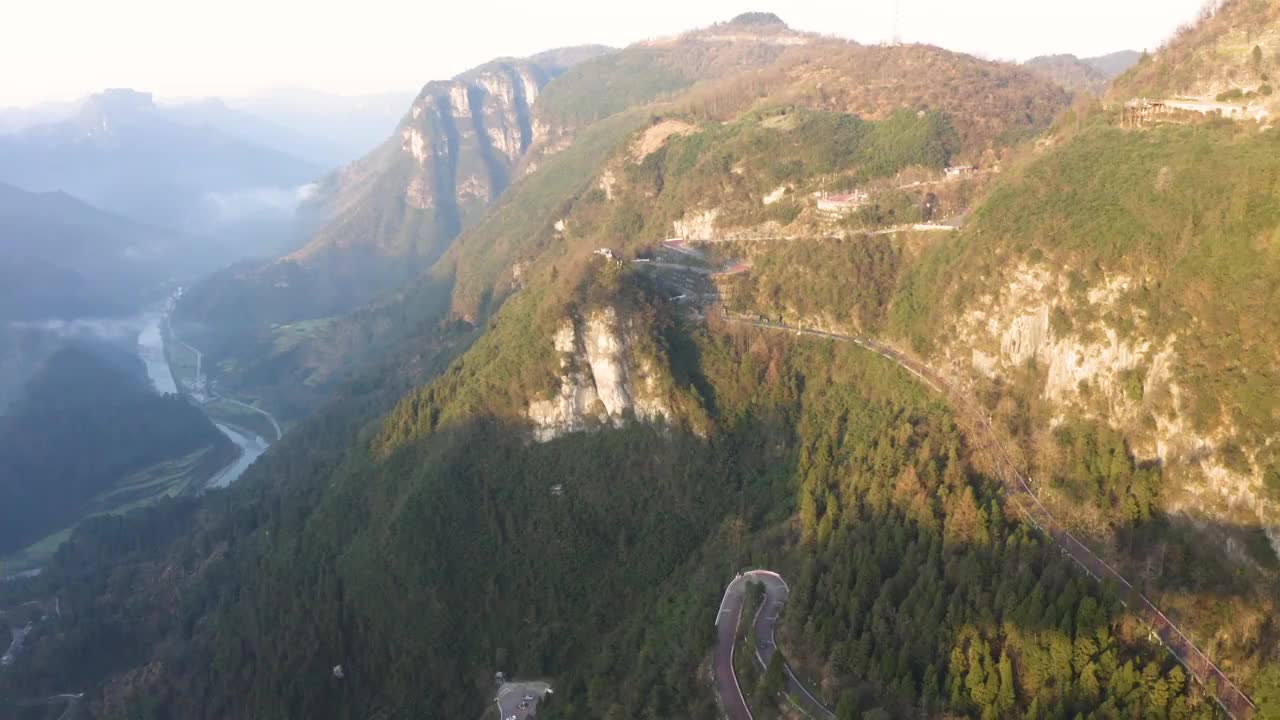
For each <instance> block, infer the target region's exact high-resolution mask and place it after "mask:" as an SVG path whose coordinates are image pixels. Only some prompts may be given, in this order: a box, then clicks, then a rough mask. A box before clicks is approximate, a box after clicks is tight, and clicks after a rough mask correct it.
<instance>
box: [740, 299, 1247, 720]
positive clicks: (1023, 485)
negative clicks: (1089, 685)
mask: <svg viewBox="0 0 1280 720" xmlns="http://www.w3.org/2000/svg"><path fill="white" fill-rule="evenodd" d="M724 320H725V321H727V322H732V323H738V324H746V325H751V326H752V327H757V328H762V329H766V330H782V331H786V332H793V333H795V334H796V335H808V336H811V337H820V338H826V339H828V340H835V341H837V342H851V343H853V344H855V345H858V346H859V347H862V348H865V349H867V350H870V351H871V352H874V353H876V354H878V355H880V356H882V357H884V358H887V359H888V360H891V361H893V362H894V363H897V364H898V365H899V366H901V367H902V368H903V369H904V370H906V371H907V372H909V373H911V374H912V375H915V376H916V377H917V378H919V379H920V381H921V382H923V383H924V384H925V385H928V386H929V388H930V389H932V390H933V391H934V392H936V393H938V394H940V395H942V396H944V397H945V398H947V399H948V400H949V401H950V402H951V404H952V407H953V409H955V410H957V411H958V412H959V414H960V415H962V416H964V417H967V418H968V419H969V420H970V422H972V423H973V425H974V427H975V428H976V429H979V430H981V432H978V433H975V435H977V436H978V437H975V438H974V440H975V441H976V442H977V444H978V447H981V448H983V449H985V450H986V451H988V453H989V454H990V456H991V458H992V459H993V460H994V461H995V465H996V472H997V474H998V475H1000V480H1001V482H1002V483H1003V484H1004V486H1005V489H1006V491H1007V492H1008V497H1010V498H1011V499H1012V500H1013V502H1014V504H1015V505H1016V506H1017V507H1018V509H1019V510H1020V511H1021V512H1022V515H1023V517H1025V518H1026V519H1027V521H1028V522H1030V523H1031V524H1032V525H1033V526H1035V527H1036V528H1037V529H1039V530H1041V531H1043V532H1044V533H1045V534H1046V535H1048V536H1049V538H1050V539H1052V540H1053V541H1054V542H1055V543H1056V544H1057V545H1058V547H1060V548H1061V549H1062V551H1063V552H1064V553H1066V554H1067V555H1069V556H1070V557H1071V559H1072V560H1074V561H1075V562H1076V564H1077V565H1079V566H1080V567H1081V568H1082V569H1083V570H1084V571H1085V572H1086V573H1088V574H1089V575H1090V576H1091V577H1093V578H1094V579H1095V580H1098V581H1100V582H1101V581H1104V580H1105V581H1107V582H1110V583H1112V584H1113V585H1114V586H1115V587H1116V588H1117V589H1118V590H1119V594H1120V601H1121V602H1123V603H1124V604H1125V606H1126V607H1128V608H1129V609H1131V610H1133V611H1134V613H1135V614H1137V615H1138V617H1139V619H1141V620H1142V621H1143V622H1144V623H1145V624H1146V625H1147V627H1149V628H1150V629H1151V632H1152V633H1154V634H1155V636H1156V637H1158V638H1159V639H1160V642H1161V643H1162V644H1163V645H1164V646H1165V647H1166V648H1167V649H1168V650H1169V652H1170V653H1172V654H1173V656H1174V657H1175V658H1177V660H1178V662H1180V663H1182V665H1183V667H1185V668H1186V669H1187V671H1188V672H1190V673H1191V675H1192V676H1193V677H1195V679H1196V680H1197V681H1199V682H1200V684H1201V685H1204V686H1205V687H1210V686H1211V685H1212V686H1216V687H1217V692H1216V694H1215V695H1214V700H1216V701H1217V703H1218V704H1219V705H1220V706H1222V709H1223V710H1225V711H1226V713H1227V714H1228V715H1230V716H1231V717H1232V718H1234V719H1235V720H1249V718H1252V717H1253V713H1254V710H1255V709H1256V708H1255V707H1254V704H1253V701H1252V700H1250V699H1249V696H1248V695H1245V694H1244V692H1243V691H1241V690H1240V688H1238V687H1236V685H1235V683H1233V682H1231V679H1230V678H1228V677H1227V675H1226V673H1224V672H1222V670H1221V669H1220V668H1219V667H1218V666H1217V665H1216V664H1214V662H1213V661H1212V660H1210V659H1209V657H1208V656H1207V655H1205V654H1204V653H1203V652H1202V651H1201V650H1200V648H1198V647H1196V645H1195V643H1193V642H1191V639H1190V638H1188V637H1187V636H1186V635H1185V634H1184V633H1183V632H1182V631H1181V630H1179V629H1178V627H1177V626H1176V625H1174V624H1173V622H1172V621H1171V620H1169V618H1168V617H1167V616H1166V615H1165V614H1164V613H1163V612H1161V611H1160V609H1159V608H1157V607H1156V606H1155V605H1154V604H1153V603H1152V602H1151V601H1150V600H1149V599H1147V597H1146V596H1145V595H1143V594H1142V593H1141V592H1139V591H1138V590H1136V589H1135V588H1134V587H1133V585H1132V584H1131V583H1130V582H1129V581H1128V580H1126V579H1125V578H1124V576H1122V575H1121V574H1120V573H1119V572H1117V571H1116V570H1115V568H1113V567H1111V566H1110V565H1108V564H1107V563H1106V561H1104V560H1103V559H1102V558H1100V557H1098V555H1097V554H1095V553H1094V552H1093V551H1092V550H1090V549H1089V548H1088V547H1087V546H1085V544H1084V543H1082V542H1080V541H1079V540H1077V539H1076V537H1075V536H1074V535H1072V534H1071V533H1070V532H1069V531H1067V530H1066V529H1065V528H1064V527H1063V526H1062V524H1061V523H1059V522H1058V521H1057V520H1056V519H1055V518H1054V516H1053V514H1052V513H1050V512H1049V510H1048V509H1047V508H1045V506H1044V504H1043V503H1041V502H1040V498H1039V496H1037V495H1036V493H1035V492H1034V491H1033V490H1032V489H1031V484H1030V482H1029V481H1028V480H1027V478H1026V476H1025V475H1023V473H1022V472H1021V471H1020V470H1019V469H1018V467H1017V465H1015V464H1014V463H1013V461H1012V460H1011V459H1010V457H1009V453H1008V452H1007V451H1006V450H1005V448H1004V445H1003V444H1001V442H1000V440H999V438H998V437H996V434H995V432H994V430H992V428H991V422H990V420H989V419H988V416H987V414H986V413H985V412H982V411H980V410H979V409H977V408H976V406H974V405H973V404H972V403H971V402H970V401H969V399H968V398H967V397H966V396H965V395H963V394H962V393H960V392H959V391H957V390H956V389H955V388H953V387H951V385H949V384H948V383H947V382H946V381H945V380H943V379H942V377H941V376H939V375H938V374H937V373H935V372H934V371H933V370H932V369H930V368H929V367H928V366H926V365H924V364H922V363H919V362H916V361H915V360H912V359H911V358H908V357H906V356H905V355H903V354H902V353H900V352H898V351H897V350H894V349H893V348H891V347H889V346H887V345H884V344H883V343H880V342H877V341H875V340H872V339H870V338H863V337H855V336H852V335H841V334H839V333H830V332H823V331H821V330H806V329H805V328H803V327H792V326H789V325H784V324H782V323H775V322H769V321H766V320H760V319H755V318H750V317H735V316H733V315H726V316H725V317H724Z"/></svg>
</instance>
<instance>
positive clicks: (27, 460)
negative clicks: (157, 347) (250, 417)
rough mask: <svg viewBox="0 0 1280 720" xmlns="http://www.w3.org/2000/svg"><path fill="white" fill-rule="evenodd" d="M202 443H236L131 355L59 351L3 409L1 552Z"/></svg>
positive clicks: (227, 446) (226, 446)
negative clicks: (160, 390)
mask: <svg viewBox="0 0 1280 720" xmlns="http://www.w3.org/2000/svg"><path fill="white" fill-rule="evenodd" d="M123 418H127V419H128V421H127V422H124V421H122V419H123ZM205 447H212V448H214V449H216V450H218V451H219V452H220V454H221V455H222V456H224V457H225V456H226V455H227V454H228V453H230V452H233V451H234V449H233V448H232V447H231V443H230V441H229V440H227V439H226V437H225V436H223V435H222V434H221V433H219V432H218V430H217V429H216V428H215V427H214V426H213V424H212V423H210V422H209V420H208V419H207V418H206V417H205V416H204V414H203V413H201V412H200V410H199V409H197V408H195V407H193V406H192V405H191V404H190V403H188V402H187V401H186V400H185V399H184V398H182V397H180V396H177V395H166V396H160V395H157V394H156V393H155V392H154V391H152V389H151V388H150V387H149V386H148V385H147V379H146V375H145V374H144V373H143V371H142V367H141V364H140V363H139V362H138V361H137V359H136V358H133V357H131V356H128V355H124V354H123V353H116V352H114V351H111V350H107V349H103V348H97V347H95V348H92V349H90V348H88V347H80V346H68V347H66V348H64V349H62V350H60V351H58V352H56V353H55V354H53V355H52V356H51V357H50V358H49V359H48V360H47V362H46V365H45V366H44V368H43V369H42V370H41V371H40V372H39V373H37V374H36V376H35V377H33V378H32V379H31V380H30V381H29V383H28V385H27V387H26V389H25V392H24V394H23V395H22V396H21V397H20V398H19V399H18V400H17V401H15V402H14V404H13V406H12V407H10V408H9V409H8V412H7V414H6V415H4V416H3V417H0V552H5V551H11V550H14V549H17V548H20V547H22V546H24V545H25V544H28V543H30V542H32V541H35V540H38V539H40V538H41V537H43V536H45V535H47V534H49V533H50V532H53V531H56V530H60V529H62V528H64V527H66V526H67V525H70V524H71V523H73V522H75V521H76V520H78V519H79V518H80V517H81V516H82V515H83V513H84V512H85V509H86V506H87V504H88V503H89V501H90V500H91V499H93V497H94V496H95V495H97V494H98V493H101V492H103V491H105V490H108V489H110V488H111V487H112V486H113V485H115V484H116V483H118V482H120V481H121V480H122V479H123V478H124V477H125V476H127V475H129V474H130V473H133V472H136V471H139V470H142V469H144V468H146V467H147V466H149V465H153V464H155V463H158V462H161V461H164V460H170V459H175V458H181V457H183V456H185V455H188V454H190V453H192V452H193V451H196V450H199V449H201V448H205Z"/></svg>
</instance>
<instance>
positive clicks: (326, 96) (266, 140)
mask: <svg viewBox="0 0 1280 720" xmlns="http://www.w3.org/2000/svg"><path fill="white" fill-rule="evenodd" d="M92 99H93V98H92V97H87V98H81V99H78V100H71V101H60V102H46V103H40V104H38V105H32V106H28V107H11V108H0V135H5V134H15V133H19V132H22V131H24V130H27V129H29V128H32V127H35V126H38V125H47V124H50V123H59V122H62V121H65V120H69V119H71V118H73V117H74V116H75V115H76V114H77V113H78V112H79V111H80V110H81V108H82V107H83V106H84V105H85V104H86V103H89V102H91V101H92ZM412 100H413V92H412V91H405V92H387V93H377V94H370V95H336V94H333V93H326V92H321V91H318V90H310V89H306V88H280V89H275V90H267V91H263V92H259V93H254V94H251V95H243V96H239V95H237V96H226V97H205V98H194V99H193V98H163V97H162V98H158V99H157V100H156V104H157V105H158V106H159V107H160V108H162V109H164V110H165V111H166V112H167V113H168V114H169V115H170V117H171V118H172V119H175V120H178V121H180V122H183V123H185V124H188V125H190V126H192V127H195V128H209V129H214V130H217V131H219V132H223V133H226V134H228V135H233V136H236V137H239V138H241V139H243V140H247V141H249V142H252V143H254V144H257V145H261V146H263V147H268V148H272V149H275V150H279V151H283V152H285V153H288V154H290V155H293V156H295V157H297V158H300V159H302V160H305V161H307V162H309V163H312V164H314V165H316V166H318V167H321V168H336V167H338V166H340V165H343V164H345V163H348V162H351V161H352V160H355V159H356V158H358V157H360V156H361V155H364V154H365V153H367V152H368V151H369V150H370V149H371V148H373V147H375V146H377V145H378V143H380V142H382V140H384V139H385V138H386V136H387V133H389V132H390V131H391V130H392V128H394V127H395V125H396V122H398V121H399V120H400V116H401V115H403V114H404V108H405V106H406V105H408V104H409V103H410V102H411V101H412Z"/></svg>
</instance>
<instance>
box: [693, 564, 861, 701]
mask: <svg viewBox="0 0 1280 720" xmlns="http://www.w3.org/2000/svg"><path fill="white" fill-rule="evenodd" d="M751 583H760V584H762V585H764V591H765V595H764V602H762V603H760V609H758V610H757V611H756V616H755V619H754V620H753V621H752V624H753V626H754V628H755V636H756V646H755V648H753V650H754V651H755V656H756V664H757V665H759V666H760V669H761V671H764V670H765V669H766V668H768V667H769V660H770V659H771V658H773V653H774V652H775V651H776V650H777V645H775V644H774V626H775V625H777V622H778V616H779V615H781V614H782V606H783V605H785V604H786V602H787V597H788V595H790V593H791V589H790V588H789V587H787V583H786V581H785V580H783V579H782V576H781V575H779V574H778V573H776V572H772V571H770V570H751V571H748V572H745V573H739V574H738V576H737V577H735V578H734V579H733V580H732V581H731V582H730V583H729V585H728V587H726V588H725V590H724V597H723V598H722V599H721V600H720V612H718V613H716V652H715V658H714V661H713V662H714V669H715V678H716V692H717V693H718V694H719V695H720V702H721V705H722V706H723V708H724V711H725V714H726V715H727V716H728V717H729V720H752V715H751V709H750V708H749V707H748V706H747V700H746V697H744V696H743V694H742V688H741V687H740V686H739V685H738V674H737V673H736V672H735V671H734V669H733V655H734V651H735V649H736V644H737V640H738V623H739V619H740V618H741V617H742V606H743V604H744V603H745V602H746V597H747V588H748V587H749V586H750V585H751ZM782 668H783V671H784V672H785V673H786V676H787V695H788V697H789V698H795V699H797V700H799V702H800V704H801V705H803V709H804V710H805V711H806V712H807V713H808V714H809V715H811V716H813V717H818V718H827V719H828V720H835V717H836V716H835V714H834V713H832V712H831V711H830V710H828V709H827V708H826V706H824V705H823V704H822V702H821V701H819V700H818V699H817V698H816V697H814V696H813V694H812V693H810V692H809V690H808V688H806V687H805V686H804V684H803V683H801V682H800V680H799V679H797V678H796V676H795V673H793V672H791V668H790V667H787V666H786V665H785V664H784V665H783V666H782Z"/></svg>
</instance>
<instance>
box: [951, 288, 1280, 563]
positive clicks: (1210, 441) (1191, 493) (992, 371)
mask: <svg viewBox="0 0 1280 720" xmlns="http://www.w3.org/2000/svg"><path fill="white" fill-rule="evenodd" d="M1137 284H1138V283H1137V281H1136V280H1135V279H1134V278H1130V277H1128V276H1124V275H1114V276H1111V277H1108V278H1107V279H1106V281H1105V282H1103V283H1101V284H1099V285H1096V286H1094V287H1093V288H1091V289H1088V290H1087V291H1084V292H1083V293H1082V292H1080V291H1078V290H1077V291H1076V292H1074V293H1073V292H1072V291H1071V290H1070V288H1069V280H1068V278H1067V276H1066V275H1065V274H1062V273H1059V272H1056V271H1051V270H1049V269H1047V268H1045V267H1041V266H1027V265H1023V266H1021V267H1019V268H1017V269H1016V270H1015V271H1014V272H1013V273H1011V274H1010V276H1009V277H1007V278H1006V282H1005V284H1004V285H1003V286H1002V287H999V288H998V289H996V290H994V291H993V292H992V293H991V294H989V295H987V296H985V297H982V298H979V299H978V300H977V301H976V302H975V303H973V304H972V305H971V306H970V308H969V310H968V311H967V312H965V313H964V314H963V315H962V316H961V317H960V319H959V322H958V323H957V326H956V328H955V333H954V334H953V336H952V338H951V339H950V341H949V342H948V343H947V345H946V346H945V347H944V348H943V349H942V350H941V351H940V353H939V357H936V358H934V359H933V360H932V362H933V364H934V366H935V367H937V368H939V369H941V370H943V372H944V374H947V375H949V376H950V379H951V380H952V381H953V382H957V383H959V384H961V385H962V386H963V385H965V384H968V383H970V382H971V381H973V380H974V379H976V378H978V377H983V376H985V377H987V378H1008V377H1011V376H1012V375H1013V374H1014V373H1015V372H1016V371H1017V370H1018V369H1020V368H1022V367H1024V366H1026V365H1027V363H1029V362H1034V364H1035V366H1036V367H1037V368H1038V370H1039V371H1040V373H1039V375H1038V377H1040V378H1041V379H1042V383H1043V384H1042V386H1041V396H1042V397H1043V398H1045V399H1046V400H1048V401H1050V403H1051V405H1052V407H1054V408H1055V410H1056V416H1055V417H1054V418H1052V419H1051V424H1052V425H1055V426H1056V425H1057V424H1059V423H1061V422H1063V421H1064V420H1065V419H1066V418H1068V417H1086V418H1090V419H1094V420H1099V421H1102V422H1105V423H1108V424H1109V425H1111V426H1112V427H1114V428H1116V429H1118V430H1120V431H1122V432H1123V433H1124V434H1125V436H1126V438H1127V439H1128V441H1129V442H1130V444H1131V447H1132V448H1133V451H1134V453H1135V455H1137V456H1138V458H1139V459H1142V460H1148V461H1156V462H1159V463H1161V464H1162V465H1163V466H1164V467H1165V468H1166V470H1168V471H1170V472H1169V473H1168V476H1169V477H1170V478H1175V482H1176V483H1177V484H1178V485H1180V487H1178V488H1176V490H1177V492H1175V493H1172V494H1171V497H1172V498H1173V499H1172V500H1170V507H1168V509H1169V510H1171V511H1175V512H1185V513H1188V514H1190V515H1192V516H1195V517H1200V518H1203V519H1225V518H1235V519H1242V518H1248V519H1252V520H1253V521H1254V522H1258V523H1261V524H1262V525H1263V526H1264V527H1268V528H1270V530H1269V531H1268V535H1269V536H1270V538H1271V540H1272V545H1273V546H1274V547H1275V549H1276V552H1277V553H1278V554H1280V508H1277V507H1275V504H1274V503H1270V502H1269V501H1267V500H1266V494H1265V492H1264V491H1263V478H1262V468H1260V467H1258V464H1257V462H1256V457H1257V451H1258V450H1259V449H1260V448H1246V449H1245V452H1246V455H1248V456H1249V460H1250V464H1251V465H1252V468H1251V471H1250V472H1248V473H1242V472H1237V471H1234V470H1232V469H1230V468H1228V467H1227V466H1226V465H1225V464H1224V461H1223V459H1222V456H1221V453H1220V450H1221V448H1222V447H1223V446H1224V445H1225V444H1226V442H1227V441H1228V440H1229V439H1230V438H1231V436H1232V435H1233V433H1232V429H1231V428H1230V427H1229V425H1224V426H1223V427H1220V428H1219V429H1217V430H1215V431H1214V432H1212V433H1210V434H1207V435H1202V434H1200V433H1198V432H1196V431H1195V430H1194V429H1193V428H1192V427H1191V426H1190V424H1189V423H1188V422H1187V421H1185V420H1184V419H1183V418H1184V417H1186V416H1187V415H1188V414H1189V412H1188V411H1189V408H1188V407H1187V402H1186V401H1185V399H1184V398H1185V396H1186V391H1185V389H1184V388H1183V387H1182V386H1181V385H1180V384H1179V377H1178V367H1179V356H1178V351H1177V347H1178V338H1177V337H1175V336H1167V337H1156V336H1153V333H1152V332H1151V331H1150V327H1149V325H1148V323H1147V322H1146V318H1145V317H1143V315H1142V313H1141V312H1140V311H1137V310H1135V309H1134V307H1133V305H1132V304H1131V303H1129V302H1128V300H1127V296H1128V295H1129V293H1131V292H1133V291H1135V290H1136V289H1137V287H1136V286H1137ZM1108 314H1111V315H1112V316H1113V317H1115V316H1120V317H1125V318H1128V319H1129V320H1130V321H1131V322H1132V326H1133V328H1135V329H1134V330H1132V331H1130V332H1126V333H1125V334H1124V335H1123V336H1122V335H1121V334H1120V333H1118V332H1117V331H1116V329H1114V328H1113V327H1112V326H1111V325H1110V324H1109V323H1107V322H1105V321H1104V320H1102V319H1101V318H1103V317H1106V316H1107V315H1108ZM1055 315H1057V316H1058V317H1059V321H1058V322H1054V320H1053V319H1052V318H1054V316H1055ZM1066 318H1076V321H1075V322H1074V323H1070V322H1067V321H1066ZM1080 318H1092V319H1091V320H1086V321H1081V320H1080Z"/></svg>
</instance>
